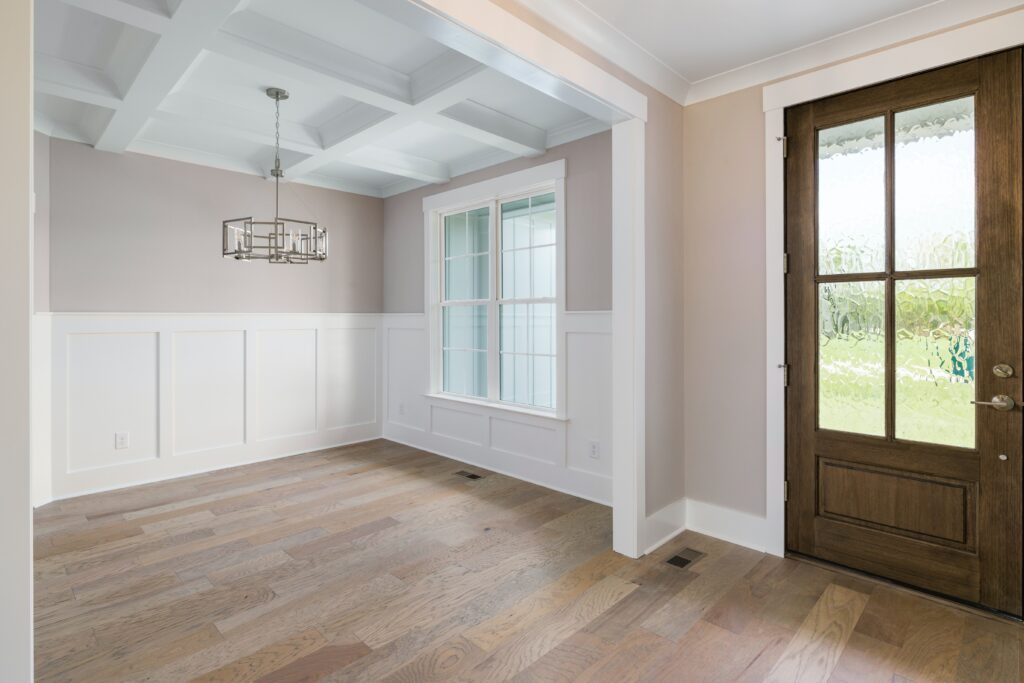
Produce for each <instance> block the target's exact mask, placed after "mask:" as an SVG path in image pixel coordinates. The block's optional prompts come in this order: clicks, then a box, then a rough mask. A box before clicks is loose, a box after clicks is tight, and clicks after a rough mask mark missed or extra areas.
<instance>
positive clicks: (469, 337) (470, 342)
mask: <svg viewBox="0 0 1024 683" xmlns="http://www.w3.org/2000/svg"><path fill="white" fill-rule="evenodd" d="M442 326H443V328H444V335H443V339H442V342H441V344H442V346H444V348H446V349H475V350H478V351H486V350H487V307H486V306H445V307H444V312H443V315H442Z"/></svg>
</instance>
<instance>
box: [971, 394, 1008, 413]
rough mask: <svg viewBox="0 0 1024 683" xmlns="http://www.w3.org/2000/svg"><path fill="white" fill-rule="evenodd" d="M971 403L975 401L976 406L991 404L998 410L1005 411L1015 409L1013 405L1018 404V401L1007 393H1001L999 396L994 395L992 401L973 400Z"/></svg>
mask: <svg viewBox="0 0 1024 683" xmlns="http://www.w3.org/2000/svg"><path fill="white" fill-rule="evenodd" d="M971 403H973V404H974V405H976V406H991V407H993V408H995V409H996V410H1001V411H1002V412H1004V413H1005V412H1007V411H1010V410H1013V407H1014V406H1015V405H1017V403H1016V402H1015V401H1014V400H1013V399H1012V398H1010V397H1009V396H1007V395H1006V394H999V395H998V396H993V397H992V400H991V401H971Z"/></svg>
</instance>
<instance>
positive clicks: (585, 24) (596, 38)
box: [515, 0, 690, 104]
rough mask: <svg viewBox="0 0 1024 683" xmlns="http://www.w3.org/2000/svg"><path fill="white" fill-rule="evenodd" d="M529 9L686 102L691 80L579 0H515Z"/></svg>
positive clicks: (672, 96)
mask: <svg viewBox="0 0 1024 683" xmlns="http://www.w3.org/2000/svg"><path fill="white" fill-rule="evenodd" d="M515 2H516V3H517V4H519V5H520V6H521V7H523V8H524V9H526V10H529V11H530V12H532V13H534V14H536V15H537V16H538V17H541V18H542V19H544V20H545V21H547V22H549V23H550V24H552V25H554V26H557V27H559V28H560V29H562V30H563V31H565V32H566V33H567V34H569V35H570V36H572V37H573V38H574V39H576V40H578V41H580V42H581V43H582V44H583V45H585V46H587V47H588V48H590V49H591V50H593V51H594V52H596V53H597V54H599V55H601V56H602V57H604V58H605V59H607V60H608V61H609V62H611V63H612V64H615V65H616V66H618V67H620V68H622V69H625V70H626V71H627V72H629V73H630V74H632V75H633V76H635V77H636V78H638V79H640V80H641V81H642V82H644V83H646V84H647V85H649V86H651V87H652V88H654V89H655V90H657V91H658V92H661V93H662V94H664V95H667V96H668V97H670V98H672V99H673V100H675V101H676V102H678V103H679V104H685V103H686V94H687V91H688V90H689V88H690V82H689V81H687V80H686V79H685V78H683V77H682V76H681V75H680V74H678V73H677V72H676V71H675V70H673V69H672V67H670V66H668V65H667V64H665V62H663V61H661V60H660V59H658V58H657V57H655V56H654V55H652V54H651V53H650V52H648V51H647V50H645V49H644V48H643V47H641V46H640V44H639V43H637V42H635V41H634V40H633V39H632V38H630V37H628V36H627V35H626V34H624V33H623V32H622V31H620V30H619V29H617V28H615V27H614V26H612V25H611V24H610V23H608V21H607V20H605V19H604V18H603V17H601V16H600V15H598V14H596V13H595V12H594V11H592V10H591V9H589V8H588V7H586V6H584V5H582V4H580V3H579V2H577V0H515Z"/></svg>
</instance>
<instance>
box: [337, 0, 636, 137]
mask: <svg viewBox="0 0 1024 683" xmlns="http://www.w3.org/2000/svg"><path fill="white" fill-rule="evenodd" d="M355 1H356V2H358V3H360V4H361V5H365V6H366V7H368V8H370V9H372V10H374V11H376V12H379V13H380V14H383V15H384V16H386V17H389V18H390V19H393V20H394V21H397V22H398V23H400V24H403V25H405V26H407V27H409V28H411V29H412V30H414V31H416V32H417V33H420V34H421V35H425V36H428V37H430V38H432V39H433V40H436V41H437V42H439V43H441V44H442V45H445V46H446V47H449V48H451V49H452V50H455V51H457V52H461V53H462V54H464V55H466V56H468V57H471V58H472V59H475V60H476V61H478V62H480V63H482V64H486V65H487V66H489V67H491V68H492V69H494V70H495V71H498V72H500V73H503V74H505V75H506V76H509V77H510V78H514V79H516V80H517V81H520V82H522V83H525V84H526V85H528V86H530V87H531V88H533V89H534V90H538V91H540V92H542V93H545V94H546V95H548V96H550V97H553V98H554V99H556V100H558V101H559V102H562V103H564V104H567V105H569V106H570V107H573V108H575V109H577V110H578V111H581V112H583V113H584V114H587V115H588V116H592V117H593V118H596V119H598V120H600V121H604V122H605V123H609V124H612V123H618V122H619V121H623V120H625V119H627V118H630V117H631V116H635V117H637V118H641V119H644V120H646V118H647V99H646V98H645V97H644V96H643V95H642V94H640V93H639V92H637V91H636V90H634V89H633V88H631V87H629V86H628V85H627V84H626V83H624V82H622V81H621V80H619V79H617V78H615V77H614V76H612V75H611V74H609V73H608V72H606V71H604V70H603V69H601V68H600V67H597V66H595V65H594V64H592V63H591V62H589V61H587V60H586V59H584V58H583V57H581V56H580V55H578V54H576V53H575V52H573V51H572V50H570V49H569V48H567V47H565V46H564V45H561V44H560V43H558V42H556V41H555V40H553V39H552V38H550V37H549V36H547V35H545V34H544V33H542V32H541V31H540V30H538V29H537V28H535V27H533V26H531V25H529V24H527V23H526V22H524V21H522V20H521V19H519V18H518V17H516V16H514V15H513V14H511V13H509V12H508V11H507V10H505V9H503V8H501V7H499V6H498V5H496V4H494V3H492V2H482V1H480V2H471V1H470V0H355ZM577 84H579V85H577ZM580 86H582V87H580ZM591 93H602V94H603V96H595V95H593V94H591Z"/></svg>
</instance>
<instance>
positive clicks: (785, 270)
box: [782, 253, 789, 275]
mask: <svg viewBox="0 0 1024 683" xmlns="http://www.w3.org/2000/svg"><path fill="white" fill-rule="evenodd" d="M788 273H789V254H787V253H783V254H782V274H783V275H786V274H788Z"/></svg>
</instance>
